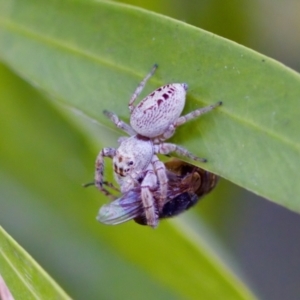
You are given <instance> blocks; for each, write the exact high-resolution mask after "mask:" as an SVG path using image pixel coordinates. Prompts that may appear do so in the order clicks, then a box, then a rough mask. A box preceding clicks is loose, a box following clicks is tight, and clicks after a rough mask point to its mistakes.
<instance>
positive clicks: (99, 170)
mask: <svg viewBox="0 0 300 300" xmlns="http://www.w3.org/2000/svg"><path fill="white" fill-rule="evenodd" d="M115 153H116V149H114V148H103V149H102V150H101V151H100V152H99V154H98V156H97V159H96V171H95V186H96V187H97V188H98V190H99V191H100V192H102V193H103V194H104V195H106V196H108V197H109V198H111V199H112V200H114V199H115V197H114V196H113V195H112V194H111V193H110V192H109V191H108V190H107V189H105V188H104V187H103V184H105V185H107V186H110V187H111V186H113V184H111V183H109V182H106V181H104V180H103V177H104V176H103V170H104V157H110V158H113V157H114V155H115Z"/></svg>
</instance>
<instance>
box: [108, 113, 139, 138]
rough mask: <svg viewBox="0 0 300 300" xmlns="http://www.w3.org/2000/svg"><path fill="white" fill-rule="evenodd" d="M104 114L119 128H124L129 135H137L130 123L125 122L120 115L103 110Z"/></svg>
mask: <svg viewBox="0 0 300 300" xmlns="http://www.w3.org/2000/svg"><path fill="white" fill-rule="evenodd" d="M103 113H104V115H105V116H107V117H108V118H109V119H110V120H111V121H112V122H113V123H114V124H115V125H116V126H117V127H118V128H120V129H122V130H123V131H125V132H126V133H127V134H128V135H130V136H132V135H136V132H135V131H134V130H133V129H132V128H131V126H130V125H128V124H127V123H125V122H124V121H122V120H120V119H119V117H118V116H117V115H116V114H114V113H113V112H110V111H107V110H104V111H103Z"/></svg>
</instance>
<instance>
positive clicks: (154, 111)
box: [95, 65, 221, 227]
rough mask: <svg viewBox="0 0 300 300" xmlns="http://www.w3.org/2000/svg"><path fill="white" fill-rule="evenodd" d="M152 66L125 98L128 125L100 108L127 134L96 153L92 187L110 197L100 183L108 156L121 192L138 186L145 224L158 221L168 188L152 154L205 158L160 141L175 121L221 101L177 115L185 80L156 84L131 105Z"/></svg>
mask: <svg viewBox="0 0 300 300" xmlns="http://www.w3.org/2000/svg"><path fill="white" fill-rule="evenodd" d="M156 68H157V65H154V67H153V68H152V70H151V72H150V73H149V74H148V75H147V76H146V77H145V78H144V80H143V81H142V82H141V83H140V84H139V86H138V87H137V89H136V91H135V92H134V94H133V96H132V97H131V99H130V101H129V104H128V108H129V111H130V114H131V116H130V125H128V124H126V123H125V122H123V121H122V120H120V119H119V118H118V116H117V115H116V114H114V113H112V112H108V111H104V114H105V115H106V116H108V117H109V118H110V119H111V121H112V122H113V123H114V124H115V125H116V126H117V127H118V128H120V129H122V130H123V131H125V132H126V133H127V134H129V135H130V137H129V138H126V137H121V138H120V139H119V144H120V145H119V147H118V149H114V148H103V149H102V150H101V151H100V153H99V155H98V157H97V160H96V172H95V185H96V187H97V188H98V189H99V190H100V191H101V192H103V193H104V194H105V195H107V196H109V197H111V198H112V199H114V197H113V196H112V195H111V194H110V193H109V191H108V190H106V189H105V188H104V187H103V183H104V177H103V171H104V157H110V158H112V159H113V167H114V174H115V179H116V181H117V182H118V183H119V185H120V189H121V192H122V193H127V192H129V191H130V190H132V189H133V188H134V187H137V186H138V187H139V186H140V189H141V201H142V206H143V208H144V212H145V218H146V220H147V224H148V225H150V226H152V227H155V226H156V225H157V223H158V211H160V210H161V208H162V207H163V206H164V204H165V202H166V199H167V192H168V176H167V174H166V169H165V165H164V164H163V163H162V162H161V161H160V160H159V159H158V157H157V156H156V154H169V153H171V152H175V153H177V154H179V155H182V156H186V157H189V158H191V159H193V160H198V161H202V162H205V161H206V160H205V159H202V158H198V157H196V156H194V155H193V154H192V153H190V152H189V151H188V150H186V149H184V148H183V147H180V146H177V145H175V144H171V143H165V142H164V141H165V140H166V139H168V138H170V137H171V136H172V135H173V134H174V133H175V129H176V127H178V126H179V125H182V124H184V123H185V122H186V121H188V120H190V119H194V118H196V117H198V116H200V115H202V114H204V113H206V112H208V111H210V110H212V109H213V108H215V107H217V106H219V105H221V102H218V103H216V104H214V105H210V106H207V107H204V108H200V109H197V110H195V111H192V112H190V113H189V114H187V115H184V116H180V114H181V112H182V110H183V108H184V104H185V96H186V90H187V84H185V83H172V84H168V85H165V86H162V87H160V88H158V89H157V90H155V91H154V92H152V93H151V94H149V95H148V96H147V97H146V98H144V99H143V100H142V101H141V102H140V103H139V104H138V105H137V106H134V101H135V100H136V98H137V97H138V95H139V94H140V93H141V91H142V90H143V88H144V86H145V84H146V82H147V80H148V79H149V78H150V77H151V76H152V75H153V73H154V72H155V70H156ZM108 185H111V184H110V183H109V184H108ZM156 189H159V200H157V201H154V198H153V195H152V191H154V190H156Z"/></svg>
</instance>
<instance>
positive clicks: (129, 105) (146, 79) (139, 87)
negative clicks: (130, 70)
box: [128, 64, 158, 113]
mask: <svg viewBox="0 0 300 300" xmlns="http://www.w3.org/2000/svg"><path fill="white" fill-rule="evenodd" d="M157 68H158V65H157V64H155V65H154V66H153V67H152V70H151V71H150V72H149V73H148V74H147V75H146V77H145V78H144V79H143V80H142V81H141V83H140V84H139V85H138V87H137V88H136V90H135V91H134V93H133V95H132V97H131V99H130V100H129V103H128V108H129V111H130V113H132V111H133V110H134V107H135V106H134V105H133V102H134V101H135V100H136V98H137V97H138V96H139V94H140V93H141V92H142V90H143V89H144V87H145V85H146V83H147V81H148V80H149V78H150V77H151V76H152V75H153V74H154V72H155V70H156V69H157Z"/></svg>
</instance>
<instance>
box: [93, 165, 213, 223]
mask: <svg viewBox="0 0 300 300" xmlns="http://www.w3.org/2000/svg"><path fill="white" fill-rule="evenodd" d="M165 167H166V171H167V176H168V191H167V199H166V201H165V202H164V203H162V204H161V203H159V199H160V194H159V188H157V189H156V190H154V191H152V194H153V198H154V199H155V201H154V205H155V212H156V217H157V220H159V219H165V218H170V217H174V216H176V215H178V214H180V213H182V212H184V211H185V210H187V209H189V208H190V207H192V206H194V205H195V204H196V203H197V202H198V201H199V200H200V199H201V198H202V197H203V196H205V195H206V194H208V193H209V192H210V191H211V190H212V189H213V188H214V187H215V186H216V184H217V182H218V176H217V175H215V174H213V173H210V172H208V171H205V170H203V169H201V168H199V167H196V166H193V165H191V164H189V163H186V162H184V161H182V160H179V159H172V160H170V161H168V162H166V163H165ZM132 219H134V220H135V222H137V223H138V224H141V225H147V219H146V215H145V211H144V208H143V204H142V201H141V187H140V186H137V187H135V188H133V189H131V190H129V191H128V192H126V193H124V194H123V195H122V196H121V197H120V198H118V199H116V200H114V201H112V202H110V203H108V204H105V205H103V206H102V207H101V208H100V210H99V213H98V216H97V220H98V221H99V222H101V223H104V224H108V225H117V224H120V223H123V222H126V221H129V220H132Z"/></svg>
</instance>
